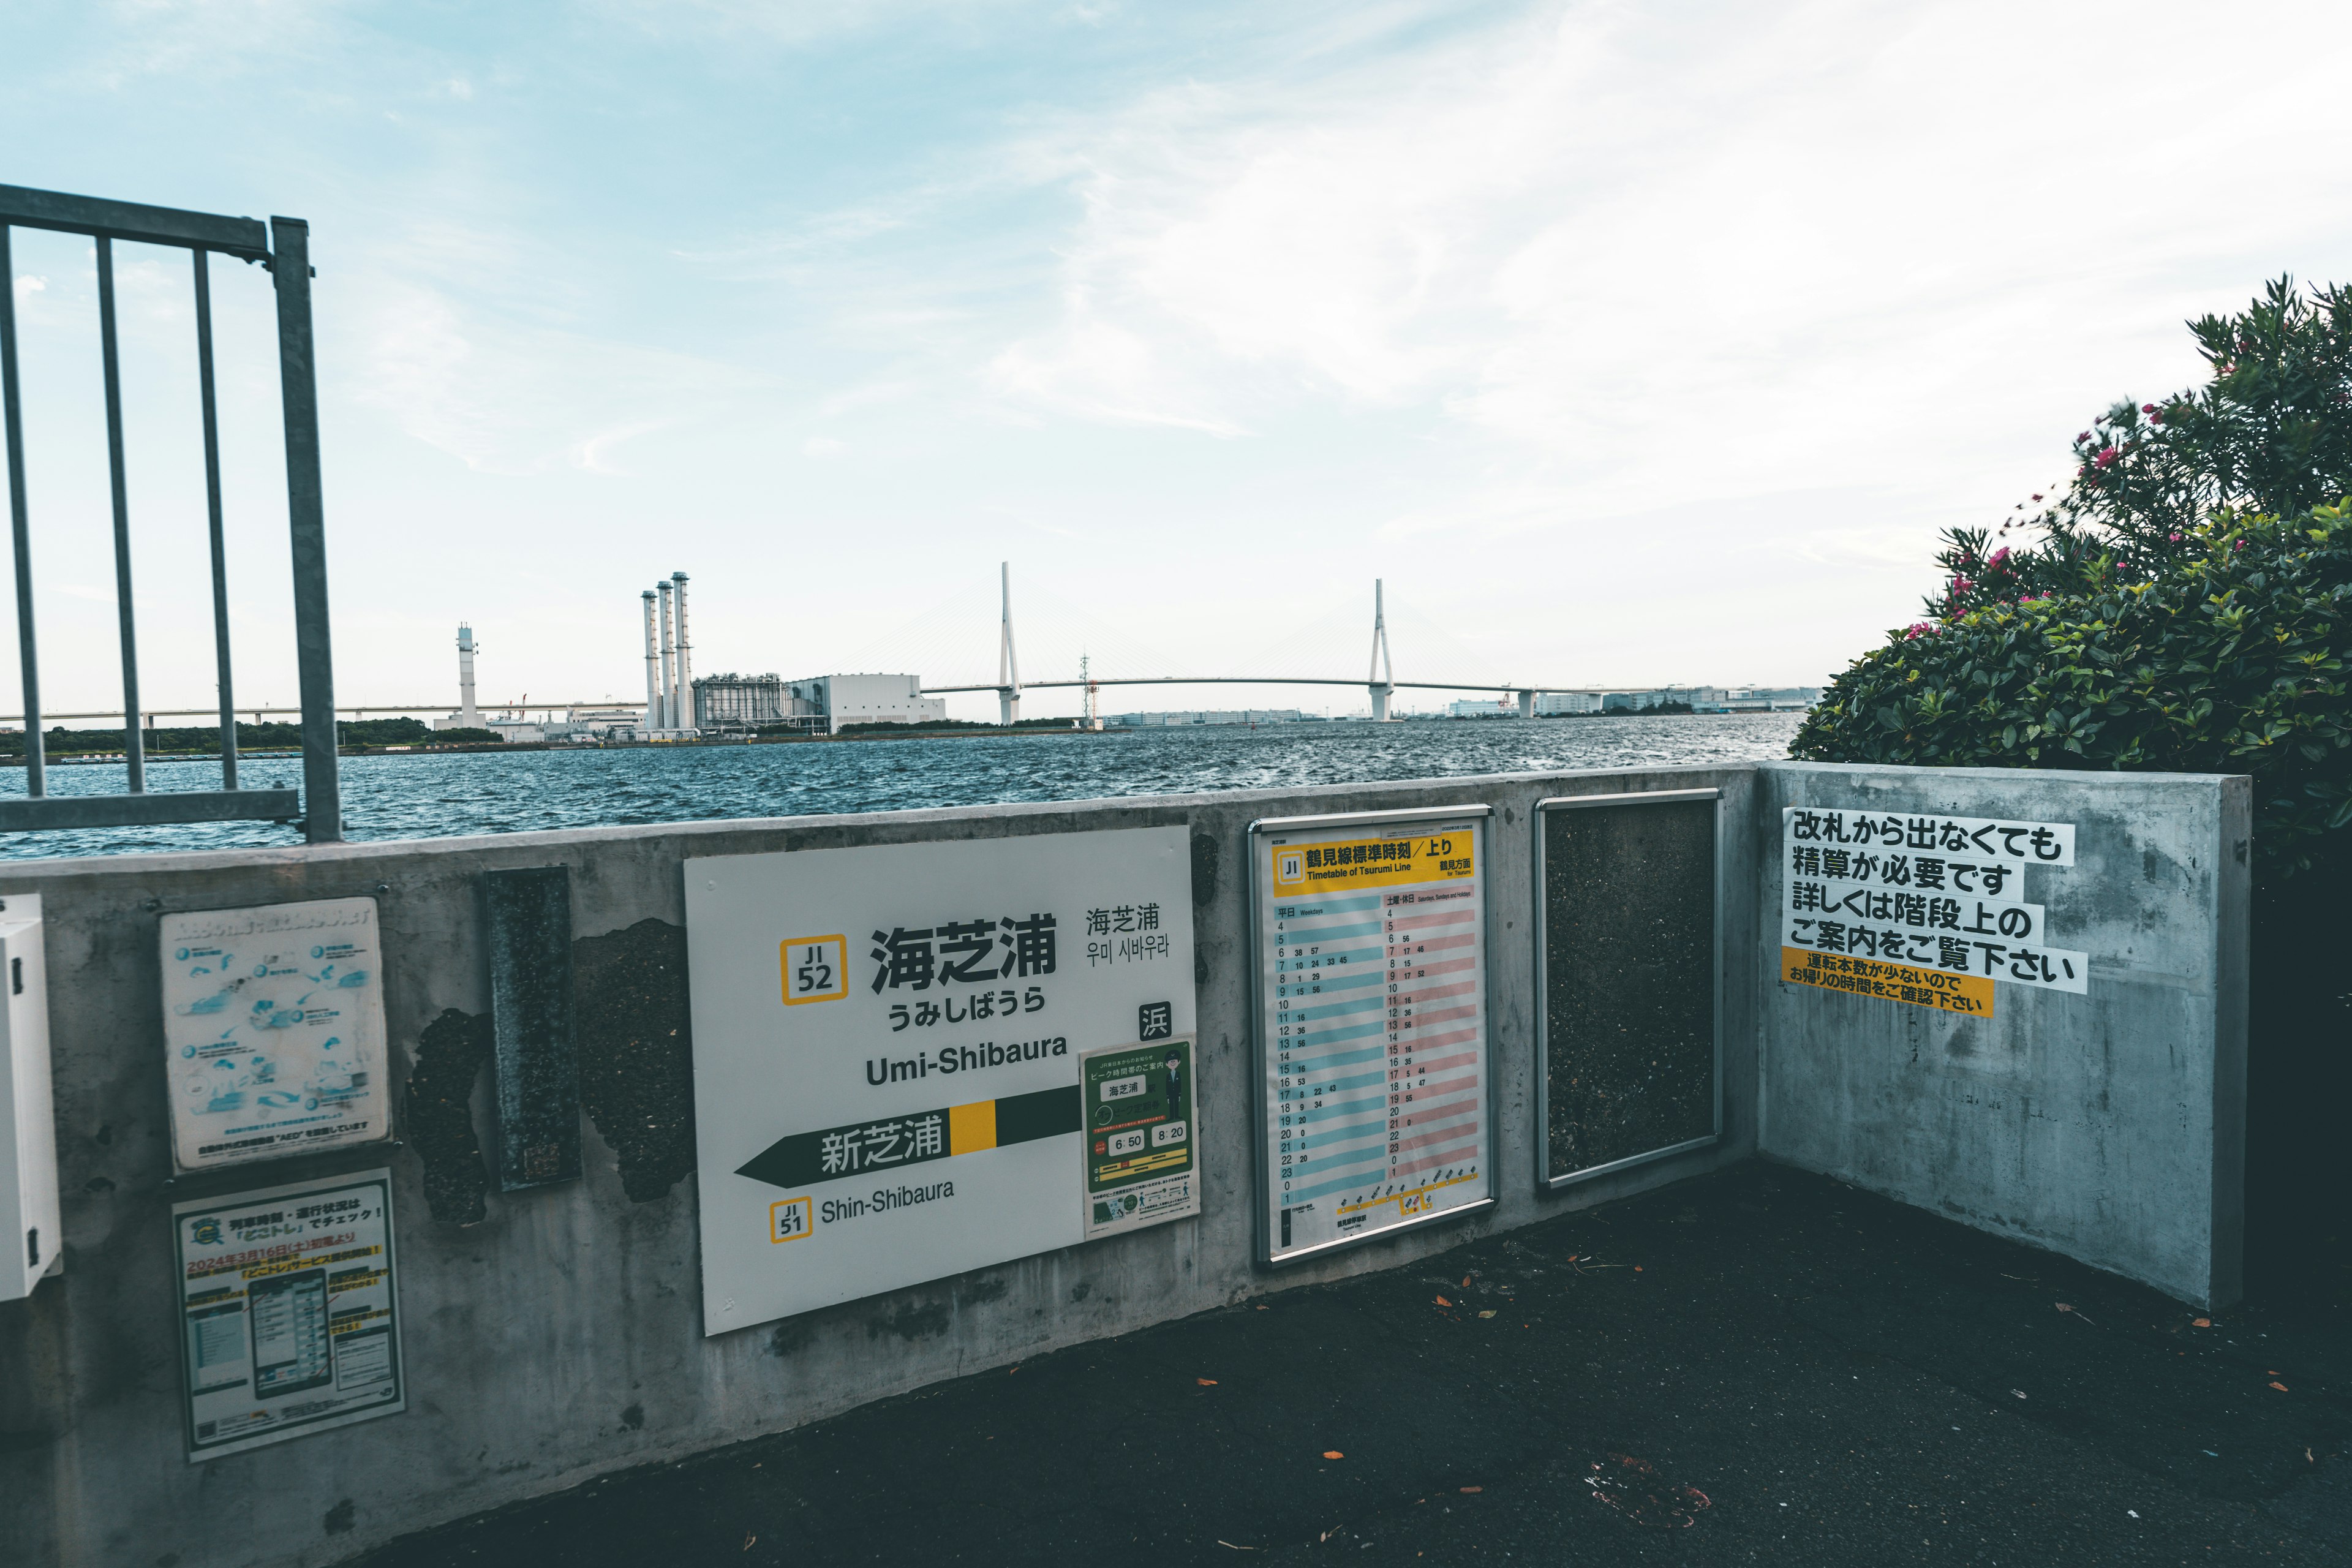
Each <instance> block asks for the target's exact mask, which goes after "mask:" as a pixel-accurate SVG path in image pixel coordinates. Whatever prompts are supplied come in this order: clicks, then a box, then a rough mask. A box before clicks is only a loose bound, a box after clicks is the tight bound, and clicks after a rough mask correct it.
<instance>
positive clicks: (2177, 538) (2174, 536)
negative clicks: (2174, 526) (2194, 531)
mask: <svg viewBox="0 0 2352 1568" xmlns="http://www.w3.org/2000/svg"><path fill="white" fill-rule="evenodd" d="M2165 537H2166V538H2167V539H2169V540H2171V541H2172V542H2173V543H2175V544H2178V543H2179V542H2180V535H2179V534H2177V533H2168V534H2166V535H2165Z"/></svg>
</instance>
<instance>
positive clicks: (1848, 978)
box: [1780, 947, 1993, 1018]
mask: <svg viewBox="0 0 2352 1568" xmlns="http://www.w3.org/2000/svg"><path fill="white" fill-rule="evenodd" d="M1780 978H1781V979H1783V980H1785V981H1787V982H1788V983H1789V984H1791V985H1817V986H1819V987H1821V988H1822V990H1824V991H1844V992H1849V993H1851V994H1853V995H1856V996H1876V997H1879V998H1882V999H1883V1000H1885V1001H1888V1002H1904V1003H1907V1004H1909V1005H1912V1006H1914V1007H1933V1008H1935V1009H1936V1010H1937V1011H1938V1012H1942V1013H1966V1014H1968V1015H1969V1016H1970V1017H1976V1018H1990V1017H1991V1016H1992V995H1993V992H1992V976H1990V975H1989V974H1958V973H1953V972H1952V971H1950V970H1948V969H1919V968H1916V967H1914V966H1913V965H1911V964H1908V963H1880V962H1879V961H1878V960H1877V959H1874V958H1854V957H1851V956H1849V955H1847V954H1845V953H1842V952H1810V951H1808V950H1807V949H1804V948H1801V947H1784V948H1782V949H1781V950H1780Z"/></svg>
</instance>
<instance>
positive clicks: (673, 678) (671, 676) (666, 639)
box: [654, 583, 677, 730]
mask: <svg viewBox="0 0 2352 1568" xmlns="http://www.w3.org/2000/svg"><path fill="white" fill-rule="evenodd" d="M654 592H655V593H656V594H658V595H661V689H662V721H661V724H660V726H659V727H660V728H662V729H664V730H675V729H677V695H676V693H677V662H676V661H677V654H676V651H675V650H676V646H677V645H676V644H675V643H673V642H672V641H671V640H670V619H669V613H670V612H669V584H667V583H656V584H654Z"/></svg>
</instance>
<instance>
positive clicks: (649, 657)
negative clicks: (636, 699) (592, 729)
mask: <svg viewBox="0 0 2352 1568" xmlns="http://www.w3.org/2000/svg"><path fill="white" fill-rule="evenodd" d="M660 658H661V656H660V655H659V654H657V653H656V652H655V651H654V591H653V590H652V589H651V588H648V589H646V729H647V730H658V729H660V728H661V690H660V688H659V687H658V686H657V685H656V681H658V680H659V679H661V671H660V669H659V668H657V667H658V665H659V663H660Z"/></svg>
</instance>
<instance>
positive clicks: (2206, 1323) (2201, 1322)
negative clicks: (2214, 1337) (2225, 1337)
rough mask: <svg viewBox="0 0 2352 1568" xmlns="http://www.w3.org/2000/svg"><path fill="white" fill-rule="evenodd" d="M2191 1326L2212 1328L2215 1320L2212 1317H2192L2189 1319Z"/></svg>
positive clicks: (2193, 1327)
mask: <svg viewBox="0 0 2352 1568" xmlns="http://www.w3.org/2000/svg"><path fill="white" fill-rule="evenodd" d="M2212 1326H2213V1320H2212V1319H2210V1318H2191V1319H2189V1327H2190V1328H2192V1329H2210V1328H2211V1327H2212Z"/></svg>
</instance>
